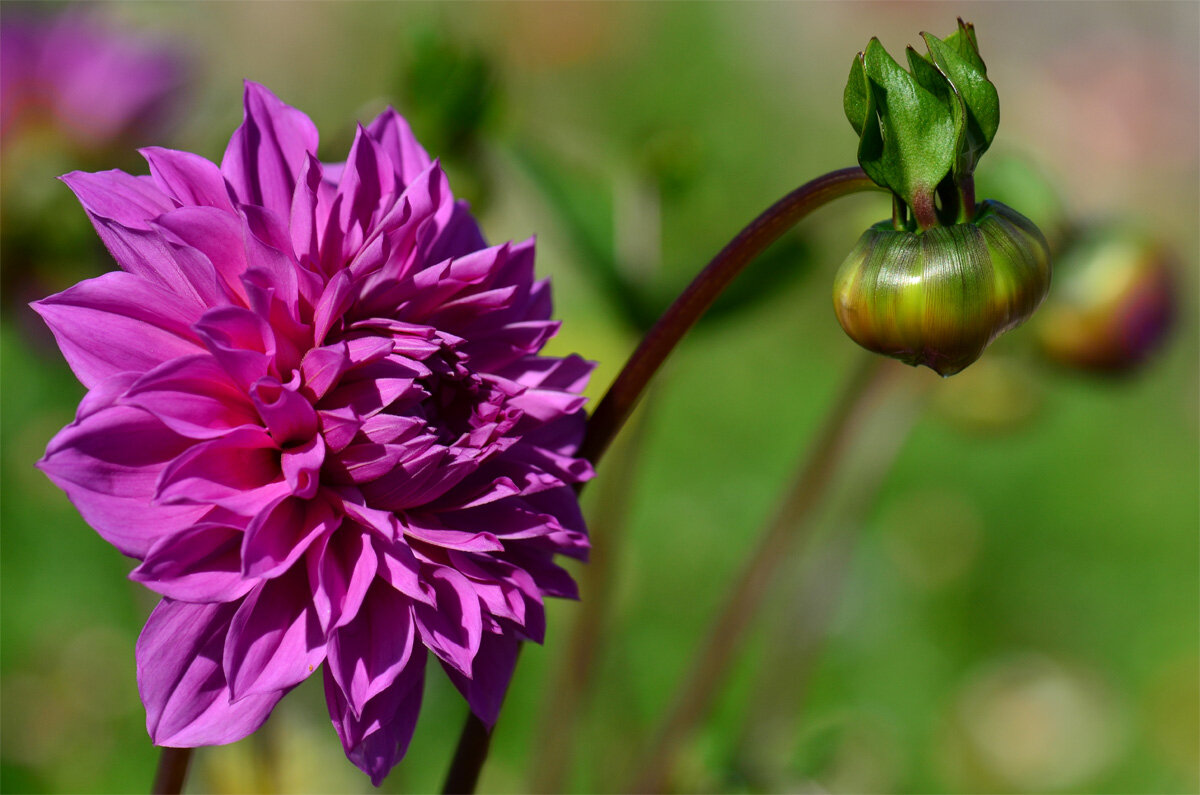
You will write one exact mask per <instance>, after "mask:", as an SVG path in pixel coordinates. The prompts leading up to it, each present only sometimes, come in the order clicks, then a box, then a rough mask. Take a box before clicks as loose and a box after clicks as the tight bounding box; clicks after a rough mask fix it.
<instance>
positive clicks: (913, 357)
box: [833, 201, 1050, 376]
mask: <svg viewBox="0 0 1200 795" xmlns="http://www.w3.org/2000/svg"><path fill="white" fill-rule="evenodd" d="M1049 288H1050V253H1049V249H1048V247H1047V245H1046V239H1045V238H1044V237H1043V236H1042V233H1041V232H1040V231H1039V230H1038V228H1037V227H1036V226H1034V225H1033V223H1032V222H1031V221H1030V220H1029V219H1028V218H1025V217H1024V216H1023V215H1021V214H1020V213H1018V212H1016V211H1015V210H1012V209H1010V208H1009V207H1007V206H1005V205H1003V204H1000V203H999V202H994V201H985V202H983V203H981V204H980V205H979V206H978V207H977V209H976V212H975V217H974V219H973V220H972V221H971V222H969V223H963V224H955V225H953V226H937V227H933V228H931V229H927V230H925V231H923V232H909V231H899V230H896V229H895V228H893V224H892V222H890V221H884V222H880V223H878V224H875V225H874V226H872V227H871V228H870V229H868V230H867V231H866V232H865V233H863V236H862V237H861V238H859V240H858V243H857V245H856V246H855V247H854V250H853V251H851V252H850V255H849V256H848V257H847V258H846V260H845V261H844V262H843V263H842V266H841V268H839V269H838V272H837V275H836V276H835V277H834V284H833V306H834V311H835V312H836V313H837V317H838V322H840V323H841V324H842V328H843V329H845V330H846V333H847V334H849V335H850V338H851V339H853V340H854V341H855V342H857V343H858V344H859V345H861V346H863V347H864V348H866V349H867V350H870V351H874V352H876V353H882V354H883V355H885V356H891V357H893V358H896V359H899V360H900V361H902V362H905V363H906V364H911V365H914V366H915V365H919V364H923V365H925V366H927V367H930V368H932V369H933V370H935V371H936V372H937V373H938V374H940V375H943V376H948V375H953V374H954V373H957V372H959V371H960V370H962V369H963V368H964V367H966V366H967V365H969V364H971V362H973V361H975V360H976V359H978V358H979V356H980V354H982V353H983V350H984V348H986V347H987V346H988V345H989V344H990V343H991V341H992V340H993V339H995V338H996V337H997V336H998V335H1000V334H1001V333H1003V332H1005V331H1007V330H1009V329H1011V328H1014V327H1016V326H1018V325H1020V324H1021V323H1022V322H1024V321H1025V319H1026V318H1028V317H1029V316H1030V315H1031V314H1032V313H1033V311H1034V310H1035V309H1036V308H1037V307H1038V304H1040V303H1041V302H1042V299H1043V298H1045V296H1046V292H1047V291H1048V290H1049Z"/></svg>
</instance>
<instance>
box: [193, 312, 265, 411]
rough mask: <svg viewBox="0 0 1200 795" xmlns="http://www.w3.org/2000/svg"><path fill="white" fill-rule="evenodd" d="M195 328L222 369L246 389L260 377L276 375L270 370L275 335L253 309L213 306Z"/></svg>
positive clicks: (248, 389)
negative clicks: (214, 307) (217, 307)
mask: <svg viewBox="0 0 1200 795" xmlns="http://www.w3.org/2000/svg"><path fill="white" fill-rule="evenodd" d="M195 329H196V333H197V334H198V335H199V337H200V339H201V340H202V341H203V342H204V345H205V346H206V347H207V348H208V350H209V351H210V352H211V353H212V355H213V356H215V357H216V358H217V361H218V362H220V363H221V366H222V367H224V368H225V372H227V373H229V375H230V376H231V377H232V378H233V380H234V382H235V383H236V384H237V385H238V386H239V387H241V388H242V389H244V390H245V391H247V392H249V391H250V388H251V387H252V386H253V385H254V383H255V382H256V381H258V380H259V379H260V378H263V377H265V376H267V375H276V376H277V375H278V374H276V373H272V363H273V359H274V356H275V334H274V332H273V331H272V329H271V326H270V325H269V324H268V323H267V321H265V320H263V318H262V317H261V316H260V315H259V314H257V313H256V312H252V311H250V310H249V309H242V308H241V307H236V306H226V307H221V308H219V309H212V310H209V311H208V312H205V313H204V317H202V318H201V319H200V321H199V322H197V323H196V325H195Z"/></svg>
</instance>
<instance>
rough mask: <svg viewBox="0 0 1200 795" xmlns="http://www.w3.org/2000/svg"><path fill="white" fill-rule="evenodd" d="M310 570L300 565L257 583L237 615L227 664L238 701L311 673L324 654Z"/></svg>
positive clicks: (281, 687)
mask: <svg viewBox="0 0 1200 795" xmlns="http://www.w3.org/2000/svg"><path fill="white" fill-rule="evenodd" d="M310 597H311V594H310V592H309V589H308V575H307V574H306V573H305V571H304V570H303V568H302V567H296V568H294V569H292V570H291V571H289V572H287V573H286V574H284V575H283V576H281V577H278V578H276V579H274V580H266V581H265V582H263V583H261V584H260V585H258V586H256V587H255V588H254V590H252V591H251V592H250V593H249V594H247V596H246V598H245V600H243V602H242V604H241V606H240V607H239V608H238V611H237V613H236V614H235V615H234V616H233V618H232V620H231V623H230V626H229V639H228V641H227V642H226V644H225V650H224V656H223V665H224V668H225V675H226V677H227V678H228V680H229V685H230V691H231V693H232V698H233V700H234V702H235V703H236V702H238V701H240V700H241V699H244V698H247V697H248V696H255V695H261V694H264V693H272V692H277V691H279V690H284V689H287V688H290V687H292V686H293V685H296V684H299V683H300V682H302V681H304V680H305V679H307V678H308V676H309V674H311V673H312V672H313V671H314V670H316V667H317V666H318V665H320V664H321V662H322V661H323V660H324V659H325V633H323V632H322V631H321V627H320V625H319V623H318V621H317V616H316V612H315V611H314V610H313V608H312V604H311V598H310Z"/></svg>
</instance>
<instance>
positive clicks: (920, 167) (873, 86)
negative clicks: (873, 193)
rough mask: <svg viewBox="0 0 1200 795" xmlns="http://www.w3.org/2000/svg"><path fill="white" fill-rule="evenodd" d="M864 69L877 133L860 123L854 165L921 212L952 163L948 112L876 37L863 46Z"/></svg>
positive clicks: (952, 143) (950, 124)
mask: <svg viewBox="0 0 1200 795" xmlns="http://www.w3.org/2000/svg"><path fill="white" fill-rule="evenodd" d="M863 71H864V74H865V76H866V78H867V82H868V84H869V87H870V95H871V98H872V100H873V103H874V105H875V111H876V112H875V116H876V118H877V120H878V125H877V126H878V130H875V129H874V127H875V126H876V125H871V124H868V123H865V122H864V125H863V132H862V134H861V135H862V138H861V140H860V142H859V149H858V161H859V163H860V164H861V165H862V167H863V170H864V171H866V172H867V174H868V176H870V177H871V179H873V180H874V181H875V182H877V183H878V184H880V185H882V186H884V187H887V188H890V189H891V190H892V191H893V192H894V193H896V194H897V195H899V196H900V197H901V198H902V199H904V200H905V202H907V203H908V204H909V206H911V207H913V208H914V210H915V211H917V213H918V214H920V209H919V208H920V207H921V206H922V205H925V204H928V205H930V206H932V196H933V192H934V190H935V189H936V187H937V184H938V183H939V182H941V181H942V178H943V177H945V176H946V174H947V173H949V171H950V167H951V165H952V163H953V160H954V155H955V137H954V125H953V120H952V118H951V113H950V109H949V108H948V107H947V104H946V103H945V102H944V101H943V100H942V99H940V98H939V97H937V96H936V95H935V94H933V93H931V92H930V91H929V90H928V89H926V88H924V87H923V86H922V85H921V84H920V83H919V82H918V81H917V80H916V79H915V78H914V77H913V75H911V74H909V73H908V72H907V71H905V70H904V69H903V68H902V67H901V66H900V64H898V63H896V61H895V60H893V59H892V56H891V55H889V54H888V52H887V50H885V49H884V48H883V45H882V44H880V43H879V40H878V39H871V42H870V44H868V45H867V49H866V52H865V53H864V57H863Z"/></svg>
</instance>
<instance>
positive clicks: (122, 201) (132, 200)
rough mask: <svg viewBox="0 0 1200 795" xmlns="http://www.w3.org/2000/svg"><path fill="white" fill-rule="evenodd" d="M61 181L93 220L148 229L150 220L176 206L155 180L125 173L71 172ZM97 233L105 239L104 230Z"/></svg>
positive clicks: (115, 171) (114, 171)
mask: <svg viewBox="0 0 1200 795" xmlns="http://www.w3.org/2000/svg"><path fill="white" fill-rule="evenodd" d="M62 181H63V182H65V183H67V187H69V188H70V189H71V190H72V191H74V192H75V195H76V196H77V197H78V198H79V203H80V204H82V205H83V209H84V210H86V211H87V214H88V215H89V216H90V217H91V218H92V220H93V221H94V220H95V219H97V218H106V219H108V220H111V221H116V222H117V223H119V224H123V225H124V226H128V227H132V228H134V229H149V228H150V227H149V225H148V224H147V222H148V221H149V220H151V219H152V218H156V217H158V216H159V215H162V214H163V213H165V212H166V211H167V210H171V209H173V208H174V207H175V204H174V202H172V201H171V199H170V198H169V197H168V196H167V195H166V194H164V193H163V192H162V191H161V190H159V187H158V185H157V184H155V182H154V180H153V179H151V178H150V177H135V176H133V175H131V174H126V173H125V172H124V171H117V170H113V171H98V172H96V173H94V174H89V173H87V172H85V171H72V172H71V173H70V174H66V175H64V176H63V178H62ZM97 231H98V232H100V237H101V238H103V237H105V232H104V231H102V230H100V229H99V228H98V229H97Z"/></svg>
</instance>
